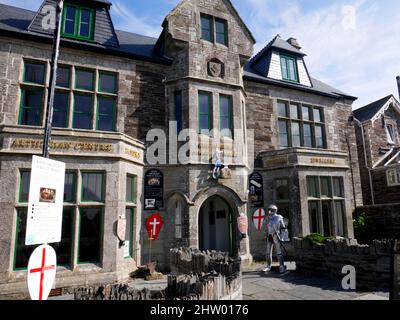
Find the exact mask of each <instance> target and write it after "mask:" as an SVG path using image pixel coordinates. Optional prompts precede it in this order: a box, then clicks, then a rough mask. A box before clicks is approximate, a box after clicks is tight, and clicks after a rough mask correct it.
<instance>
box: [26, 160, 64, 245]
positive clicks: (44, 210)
mask: <svg viewBox="0 0 400 320" xmlns="http://www.w3.org/2000/svg"><path fill="white" fill-rule="evenodd" d="M64 179H65V163H63V162H60V161H54V160H50V159H47V158H42V157H38V156H33V159H32V170H31V178H30V186H29V204H28V214H27V224H26V236H25V244H26V245H27V246H31V245H36V244H43V243H55V242H60V241H61V227H62V215H63V205H64Z"/></svg>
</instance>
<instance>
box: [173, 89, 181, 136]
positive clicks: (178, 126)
mask: <svg viewBox="0 0 400 320" xmlns="http://www.w3.org/2000/svg"><path fill="white" fill-rule="evenodd" d="M175 120H176V131H177V134H179V133H180V132H181V131H182V120H183V119H182V92H181V91H179V92H175Z"/></svg>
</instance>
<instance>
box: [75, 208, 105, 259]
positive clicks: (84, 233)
mask: <svg viewBox="0 0 400 320" xmlns="http://www.w3.org/2000/svg"><path fill="white" fill-rule="evenodd" d="M80 215H81V220H80V224H79V226H80V230H79V235H80V237H79V257H78V262H80V263H85V262H100V245H101V238H102V230H101V218H102V217H101V216H102V209H100V208H85V209H84V208H82V209H81V210H80Z"/></svg>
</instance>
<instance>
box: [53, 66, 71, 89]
mask: <svg viewBox="0 0 400 320" xmlns="http://www.w3.org/2000/svg"><path fill="white" fill-rule="evenodd" d="M71 74H72V73H71V67H70V66H59V67H58V68H57V81H56V87H57V88H63V89H69V88H70V87H71ZM63 81H65V82H63Z"/></svg>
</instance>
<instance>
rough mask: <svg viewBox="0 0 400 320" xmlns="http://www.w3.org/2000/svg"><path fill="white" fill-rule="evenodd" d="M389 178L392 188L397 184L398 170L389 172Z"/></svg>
mask: <svg viewBox="0 0 400 320" xmlns="http://www.w3.org/2000/svg"><path fill="white" fill-rule="evenodd" d="M387 176H388V184H389V186H392V185H394V184H396V183H397V177H396V170H388V171H387Z"/></svg>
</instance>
